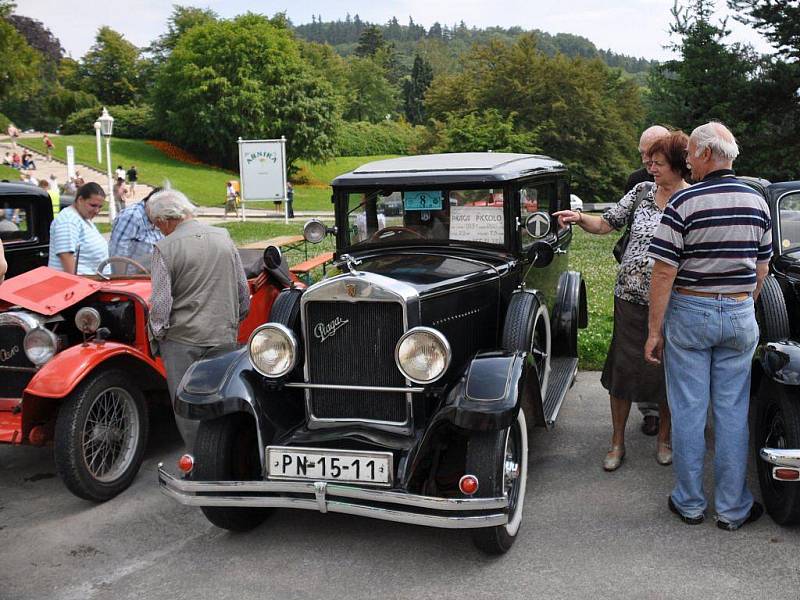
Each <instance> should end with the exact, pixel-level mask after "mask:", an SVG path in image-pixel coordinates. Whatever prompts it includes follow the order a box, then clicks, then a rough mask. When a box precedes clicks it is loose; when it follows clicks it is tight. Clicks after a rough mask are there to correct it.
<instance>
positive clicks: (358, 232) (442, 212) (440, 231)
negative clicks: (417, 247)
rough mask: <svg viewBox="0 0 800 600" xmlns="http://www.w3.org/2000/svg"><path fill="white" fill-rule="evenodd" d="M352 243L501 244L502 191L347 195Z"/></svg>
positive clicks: (409, 191)
mask: <svg viewBox="0 0 800 600" xmlns="http://www.w3.org/2000/svg"><path fill="white" fill-rule="evenodd" d="M347 199H348V211H347V212H348V214H347V224H348V235H349V242H350V244H351V245H354V246H355V245H362V244H381V243H396V242H399V241H412V242H413V241H415V240H430V241H436V242H449V241H471V242H482V243H485V244H496V245H503V243H504V234H505V217H504V215H503V190H502V189H489V188H487V189H479V190H448V189H438V190H404V191H399V190H377V191H372V192H368V193H350V194H348V195H347Z"/></svg>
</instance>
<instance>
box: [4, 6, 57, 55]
mask: <svg viewBox="0 0 800 600" xmlns="http://www.w3.org/2000/svg"><path fill="white" fill-rule="evenodd" d="M8 22H9V23H11V24H12V25H13V26H14V27H15V28H16V30H17V31H19V32H20V33H21V34H22V36H23V37H24V38H25V40H26V41H27V42H28V45H29V46H30V47H31V48H33V49H34V50H37V51H38V52H40V53H41V55H42V57H43V58H44V59H45V60H47V61H49V62H52V63H56V64H57V63H58V61H59V60H61V57H62V56H63V55H64V49H63V48H62V47H61V42H60V41H59V39H58V38H57V37H56V36H54V35H53V32H51V31H50V30H49V29H47V27H45V26H44V24H43V23H42V22H41V21H37V20H36V19H31V18H30V17H23V16H22V15H10V16H9V17H8Z"/></svg>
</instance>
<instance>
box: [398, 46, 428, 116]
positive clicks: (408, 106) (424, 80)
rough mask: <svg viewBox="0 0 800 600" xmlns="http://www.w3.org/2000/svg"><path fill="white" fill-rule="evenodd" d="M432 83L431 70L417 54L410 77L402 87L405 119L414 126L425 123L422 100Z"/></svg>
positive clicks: (425, 61)
mask: <svg viewBox="0 0 800 600" xmlns="http://www.w3.org/2000/svg"><path fill="white" fill-rule="evenodd" d="M432 81H433V69H432V68H431V64H430V63H429V62H428V61H427V60H425V58H424V57H422V56H420V55H419V54H417V55H416V56H415V57H414V66H413V67H412V68H411V77H410V78H409V79H407V80H406V81H405V85H404V86H403V100H404V108H405V113H406V119H408V121H409V122H411V123H413V124H414V125H420V124H422V123H424V122H425V107H424V105H423V100H424V98H425V92H427V91H428V88H429V87H430V85H431V82H432Z"/></svg>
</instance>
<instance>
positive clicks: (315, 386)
mask: <svg viewBox="0 0 800 600" xmlns="http://www.w3.org/2000/svg"><path fill="white" fill-rule="evenodd" d="M283 385H284V387H287V388H303V389H309V390H353V391H355V392H359V391H360V392H394V393H398V392H399V393H402V392H408V393H412V394H421V393H423V392H424V391H425V388H423V387H404V388H401V387H379V386H375V385H338V384H332V383H331V384H326V383H284V384H283Z"/></svg>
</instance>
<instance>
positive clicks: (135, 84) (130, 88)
mask: <svg viewBox="0 0 800 600" xmlns="http://www.w3.org/2000/svg"><path fill="white" fill-rule="evenodd" d="M139 66H140V65H139V49H138V48H137V47H136V46H134V45H133V44H131V43H130V42H129V41H127V40H126V39H125V38H124V37H123V36H122V34H121V33H118V32H116V31H114V30H113V29H111V28H110V27H101V28H100V29H99V30H98V32H97V36H96V37H95V43H94V45H93V46H92V47H91V48H90V49H89V51H88V52H87V53H86V55H85V56H84V57H83V59H81V63H80V78H81V88H82V89H83V90H84V91H86V92H88V93H90V94H93V95H94V96H96V97H97V98H98V99H99V100H100V101H101V102H103V103H104V104H128V103H131V102H134V101H135V100H136V99H137V97H138V93H139Z"/></svg>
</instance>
